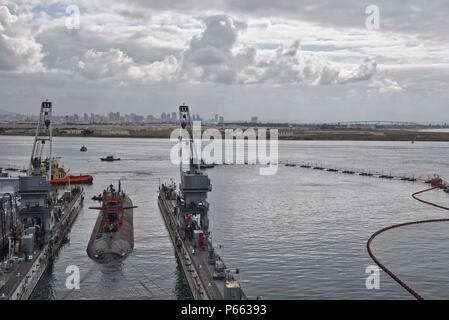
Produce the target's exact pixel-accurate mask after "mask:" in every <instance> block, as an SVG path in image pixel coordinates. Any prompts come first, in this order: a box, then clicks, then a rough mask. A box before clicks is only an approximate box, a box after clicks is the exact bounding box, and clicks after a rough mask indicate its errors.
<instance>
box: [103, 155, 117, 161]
mask: <svg viewBox="0 0 449 320" xmlns="http://www.w3.org/2000/svg"><path fill="white" fill-rule="evenodd" d="M100 159H101V161H109V162H112V161H119V160H120V158H114V156H107V157H103V158H100Z"/></svg>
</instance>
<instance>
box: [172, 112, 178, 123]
mask: <svg viewBox="0 0 449 320" xmlns="http://www.w3.org/2000/svg"><path fill="white" fill-rule="evenodd" d="M177 118H178V117H177V116H176V112H172V113H171V122H173V123H176V122H178V121H177Z"/></svg>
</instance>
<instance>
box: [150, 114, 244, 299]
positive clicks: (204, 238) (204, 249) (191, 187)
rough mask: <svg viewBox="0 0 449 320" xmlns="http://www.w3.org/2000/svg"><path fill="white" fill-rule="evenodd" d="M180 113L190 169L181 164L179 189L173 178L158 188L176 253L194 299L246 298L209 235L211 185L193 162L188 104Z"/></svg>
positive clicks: (159, 203)
mask: <svg viewBox="0 0 449 320" xmlns="http://www.w3.org/2000/svg"><path fill="white" fill-rule="evenodd" d="M179 116H180V117H179V119H180V121H181V126H182V128H183V129H185V128H187V130H188V132H189V134H190V164H189V170H188V171H186V172H184V171H183V168H182V163H181V168H180V171H181V184H180V189H179V192H178V190H177V188H176V184H175V183H174V182H173V181H171V182H170V183H168V184H167V185H165V184H163V185H161V186H160V187H159V197H158V205H159V208H160V211H161V214H162V217H163V219H164V222H165V225H166V227H167V230H168V232H169V235H170V239H171V241H172V243H173V246H174V248H175V251H176V256H177V257H178V260H179V262H180V265H181V267H182V270H183V271H184V274H185V276H186V278H187V282H188V284H189V287H190V290H191V292H192V295H193V298H194V299H195V300H223V299H225V300H246V299H247V297H246V295H245V293H244V292H243V290H242V288H241V287H240V283H239V281H238V280H239V279H238V278H239V276H238V275H237V272H236V274H233V273H232V272H231V271H230V270H229V269H228V268H227V267H226V265H225V263H224V262H223V260H222V258H221V257H220V255H219V254H218V253H217V252H216V250H215V248H214V246H213V244H212V240H211V238H210V233H211V232H210V231H209V217H208V211H209V203H208V202H207V193H208V192H209V191H211V190H212V186H211V184H210V180H209V177H208V176H207V175H206V174H205V173H203V172H201V169H200V166H199V163H198V164H196V165H195V164H194V163H193V153H194V151H193V147H192V146H193V138H192V137H193V136H192V132H191V126H190V123H191V121H190V114H189V110H188V107H187V106H181V107H180V112H179ZM180 140H182V136H180ZM181 159H182V156H181Z"/></svg>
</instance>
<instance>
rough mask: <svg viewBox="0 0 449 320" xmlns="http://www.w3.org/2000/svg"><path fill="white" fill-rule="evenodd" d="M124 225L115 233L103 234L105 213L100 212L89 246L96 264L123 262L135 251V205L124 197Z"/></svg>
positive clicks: (88, 252)
mask: <svg viewBox="0 0 449 320" xmlns="http://www.w3.org/2000/svg"><path fill="white" fill-rule="evenodd" d="M123 207H125V208H128V209H123V223H122V224H121V226H120V227H119V228H118V229H117V231H115V232H101V231H100V227H101V224H102V222H103V219H105V218H104V212H103V211H100V213H99V214H98V218H97V221H96V223H95V226H94V229H93V231H92V235H91V237H90V240H89V244H88V246H87V250H86V252H87V255H88V256H89V258H91V259H92V260H94V261H95V262H98V263H102V264H108V263H114V262H120V261H123V260H124V259H126V258H127V257H128V255H129V254H131V252H132V251H133V249H134V224H133V208H132V207H133V203H132V201H131V199H130V198H129V197H128V196H127V195H125V196H124V197H123Z"/></svg>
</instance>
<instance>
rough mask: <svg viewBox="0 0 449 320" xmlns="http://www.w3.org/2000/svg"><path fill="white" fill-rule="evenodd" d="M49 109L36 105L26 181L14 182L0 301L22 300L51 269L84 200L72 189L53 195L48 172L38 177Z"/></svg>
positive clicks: (49, 138) (49, 106) (48, 129)
mask: <svg viewBox="0 0 449 320" xmlns="http://www.w3.org/2000/svg"><path fill="white" fill-rule="evenodd" d="M51 109H52V104H51V102H49V101H45V102H43V103H42V107H41V113H40V118H39V122H38V125H37V130H36V136H35V140H34V145H33V151H32V153H31V161H30V166H29V169H28V174H27V176H24V177H19V178H18V179H19V186H18V195H19V198H17V197H15V200H17V201H19V200H18V199H20V203H19V205H18V206H17V207H16V208H15V210H12V211H11V213H12V216H11V219H10V221H11V224H10V232H9V234H10V236H9V239H8V241H9V243H8V250H7V256H6V259H5V260H4V261H2V262H1V264H0V276H1V278H2V281H0V300H25V299H28V298H29V297H30V296H31V294H32V292H33V290H34V288H35V287H36V285H37V283H38V282H39V279H40V278H41V277H42V275H43V273H44V272H45V270H46V269H47V267H48V266H49V265H50V264H51V263H52V261H53V259H54V257H55V255H56V253H57V252H58V250H59V248H60V247H61V245H62V244H63V243H64V240H65V239H67V236H68V233H69V232H70V228H71V226H72V224H73V222H74V221H75V219H76V217H77V215H78V213H79V211H80V209H81V207H82V204H83V200H84V195H83V189H81V188H79V187H75V188H72V189H67V190H64V191H63V192H62V195H60V194H59V192H58V191H57V190H52V189H51V184H50V177H51V168H49V170H48V172H47V173H46V174H43V173H42V171H41V165H42V162H43V160H42V158H41V156H42V151H43V148H44V146H45V145H46V144H47V143H48V144H49V145H50V148H49V159H51V152H52V151H51V150H52V133H51V131H52V126H51V113H52V112H51Z"/></svg>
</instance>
